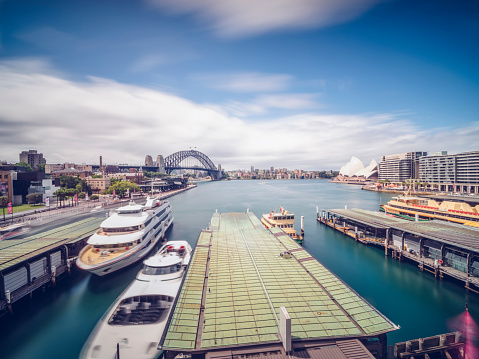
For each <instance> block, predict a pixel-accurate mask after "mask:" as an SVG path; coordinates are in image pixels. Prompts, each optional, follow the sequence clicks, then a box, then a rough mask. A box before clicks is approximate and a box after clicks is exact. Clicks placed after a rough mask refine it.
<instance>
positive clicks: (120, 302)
mask: <svg viewBox="0 0 479 359" xmlns="http://www.w3.org/2000/svg"><path fill="white" fill-rule="evenodd" d="M190 258H191V246H190V245H189V244H188V242H186V241H170V242H167V243H166V244H165V245H164V246H162V247H161V249H160V250H159V251H158V252H157V253H156V254H155V255H153V256H152V257H150V258H148V259H147V260H145V261H144V262H143V263H144V267H143V269H142V270H141V271H140V272H138V274H137V276H136V279H135V280H134V281H133V282H132V283H131V284H130V285H129V286H128V288H126V289H125V291H124V292H123V293H122V294H121V295H120V296H119V297H118V298H117V300H116V301H115V303H114V304H113V305H112V306H111V307H110V308H109V309H108V310H107V312H106V313H105V314H104V315H103V317H102V318H101V319H100V321H99V322H98V324H97V325H96V327H95V329H94V330H93V332H92V334H91V335H90V337H89V338H88V340H87V342H86V343H85V345H84V346H83V349H82V352H81V354H80V358H81V359H94V358H97V359H98V358H121V359H151V358H157V357H158V356H159V355H160V354H161V349H159V347H158V346H159V344H160V339H161V338H162V336H163V332H164V331H165V327H166V324H167V322H168V318H169V315H170V312H171V311H172V309H173V304H174V302H175V299H176V297H177V295H178V292H179V290H180V287H181V283H182V281H183V276H184V274H185V272H186V268H187V266H188V263H189V261H190Z"/></svg>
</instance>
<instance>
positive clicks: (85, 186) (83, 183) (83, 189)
mask: <svg viewBox="0 0 479 359" xmlns="http://www.w3.org/2000/svg"><path fill="white" fill-rule="evenodd" d="M80 184H81V192H85V193H88V195H89V196H90V195H91V194H92V190H91V187H90V186H89V185H88V183H87V182H86V179H82V180H81V182H80Z"/></svg>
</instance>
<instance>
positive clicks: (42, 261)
mask: <svg viewBox="0 0 479 359" xmlns="http://www.w3.org/2000/svg"><path fill="white" fill-rule="evenodd" d="M102 220H103V219H101V218H86V219H83V220H80V221H78V222H75V223H72V224H68V225H64V226H59V227H57V228H54V229H52V230H49V231H45V232H41V233H39V234H36V235H32V236H29V237H26V238H23V239H10V240H3V241H1V242H0V276H1V277H0V278H1V281H0V287H1V292H0V314H3V313H4V312H5V310H6V309H7V307H8V306H9V305H11V304H12V303H14V302H16V301H18V300H19V299H21V298H23V297H24V296H26V295H28V294H31V293H32V292H33V291H34V290H36V289H38V288H41V287H44V286H45V285H48V284H49V283H51V282H53V283H54V282H55V281H56V278H58V277H60V276H61V275H62V274H64V273H65V272H67V271H69V270H70V261H69V259H70V258H71V257H72V256H74V255H76V253H77V252H78V250H79V249H80V248H81V247H82V246H83V244H84V242H85V240H86V239H87V238H88V237H89V236H90V235H91V234H93V232H94V231H96V230H97V229H98V227H99V225H100V223H101V222H102ZM10 309H11V308H10Z"/></svg>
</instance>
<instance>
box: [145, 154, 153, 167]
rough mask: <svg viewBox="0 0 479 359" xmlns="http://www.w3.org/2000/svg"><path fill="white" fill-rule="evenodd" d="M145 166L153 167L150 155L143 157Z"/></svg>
mask: <svg viewBox="0 0 479 359" xmlns="http://www.w3.org/2000/svg"><path fill="white" fill-rule="evenodd" d="M145 166H147V167H153V158H152V157H151V156H150V155H146V157H145Z"/></svg>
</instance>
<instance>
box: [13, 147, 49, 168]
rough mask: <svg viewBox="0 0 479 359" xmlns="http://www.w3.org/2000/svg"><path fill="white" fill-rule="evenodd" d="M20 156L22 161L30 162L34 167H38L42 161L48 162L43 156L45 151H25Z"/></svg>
mask: <svg viewBox="0 0 479 359" xmlns="http://www.w3.org/2000/svg"><path fill="white" fill-rule="evenodd" d="M19 157H20V162H26V163H28V164H29V165H30V166H31V167H32V168H33V169H35V168H37V166H38V165H39V164H41V163H45V164H46V163H47V161H46V160H45V158H43V153H37V150H28V151H23V152H22V153H20V155H19Z"/></svg>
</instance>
